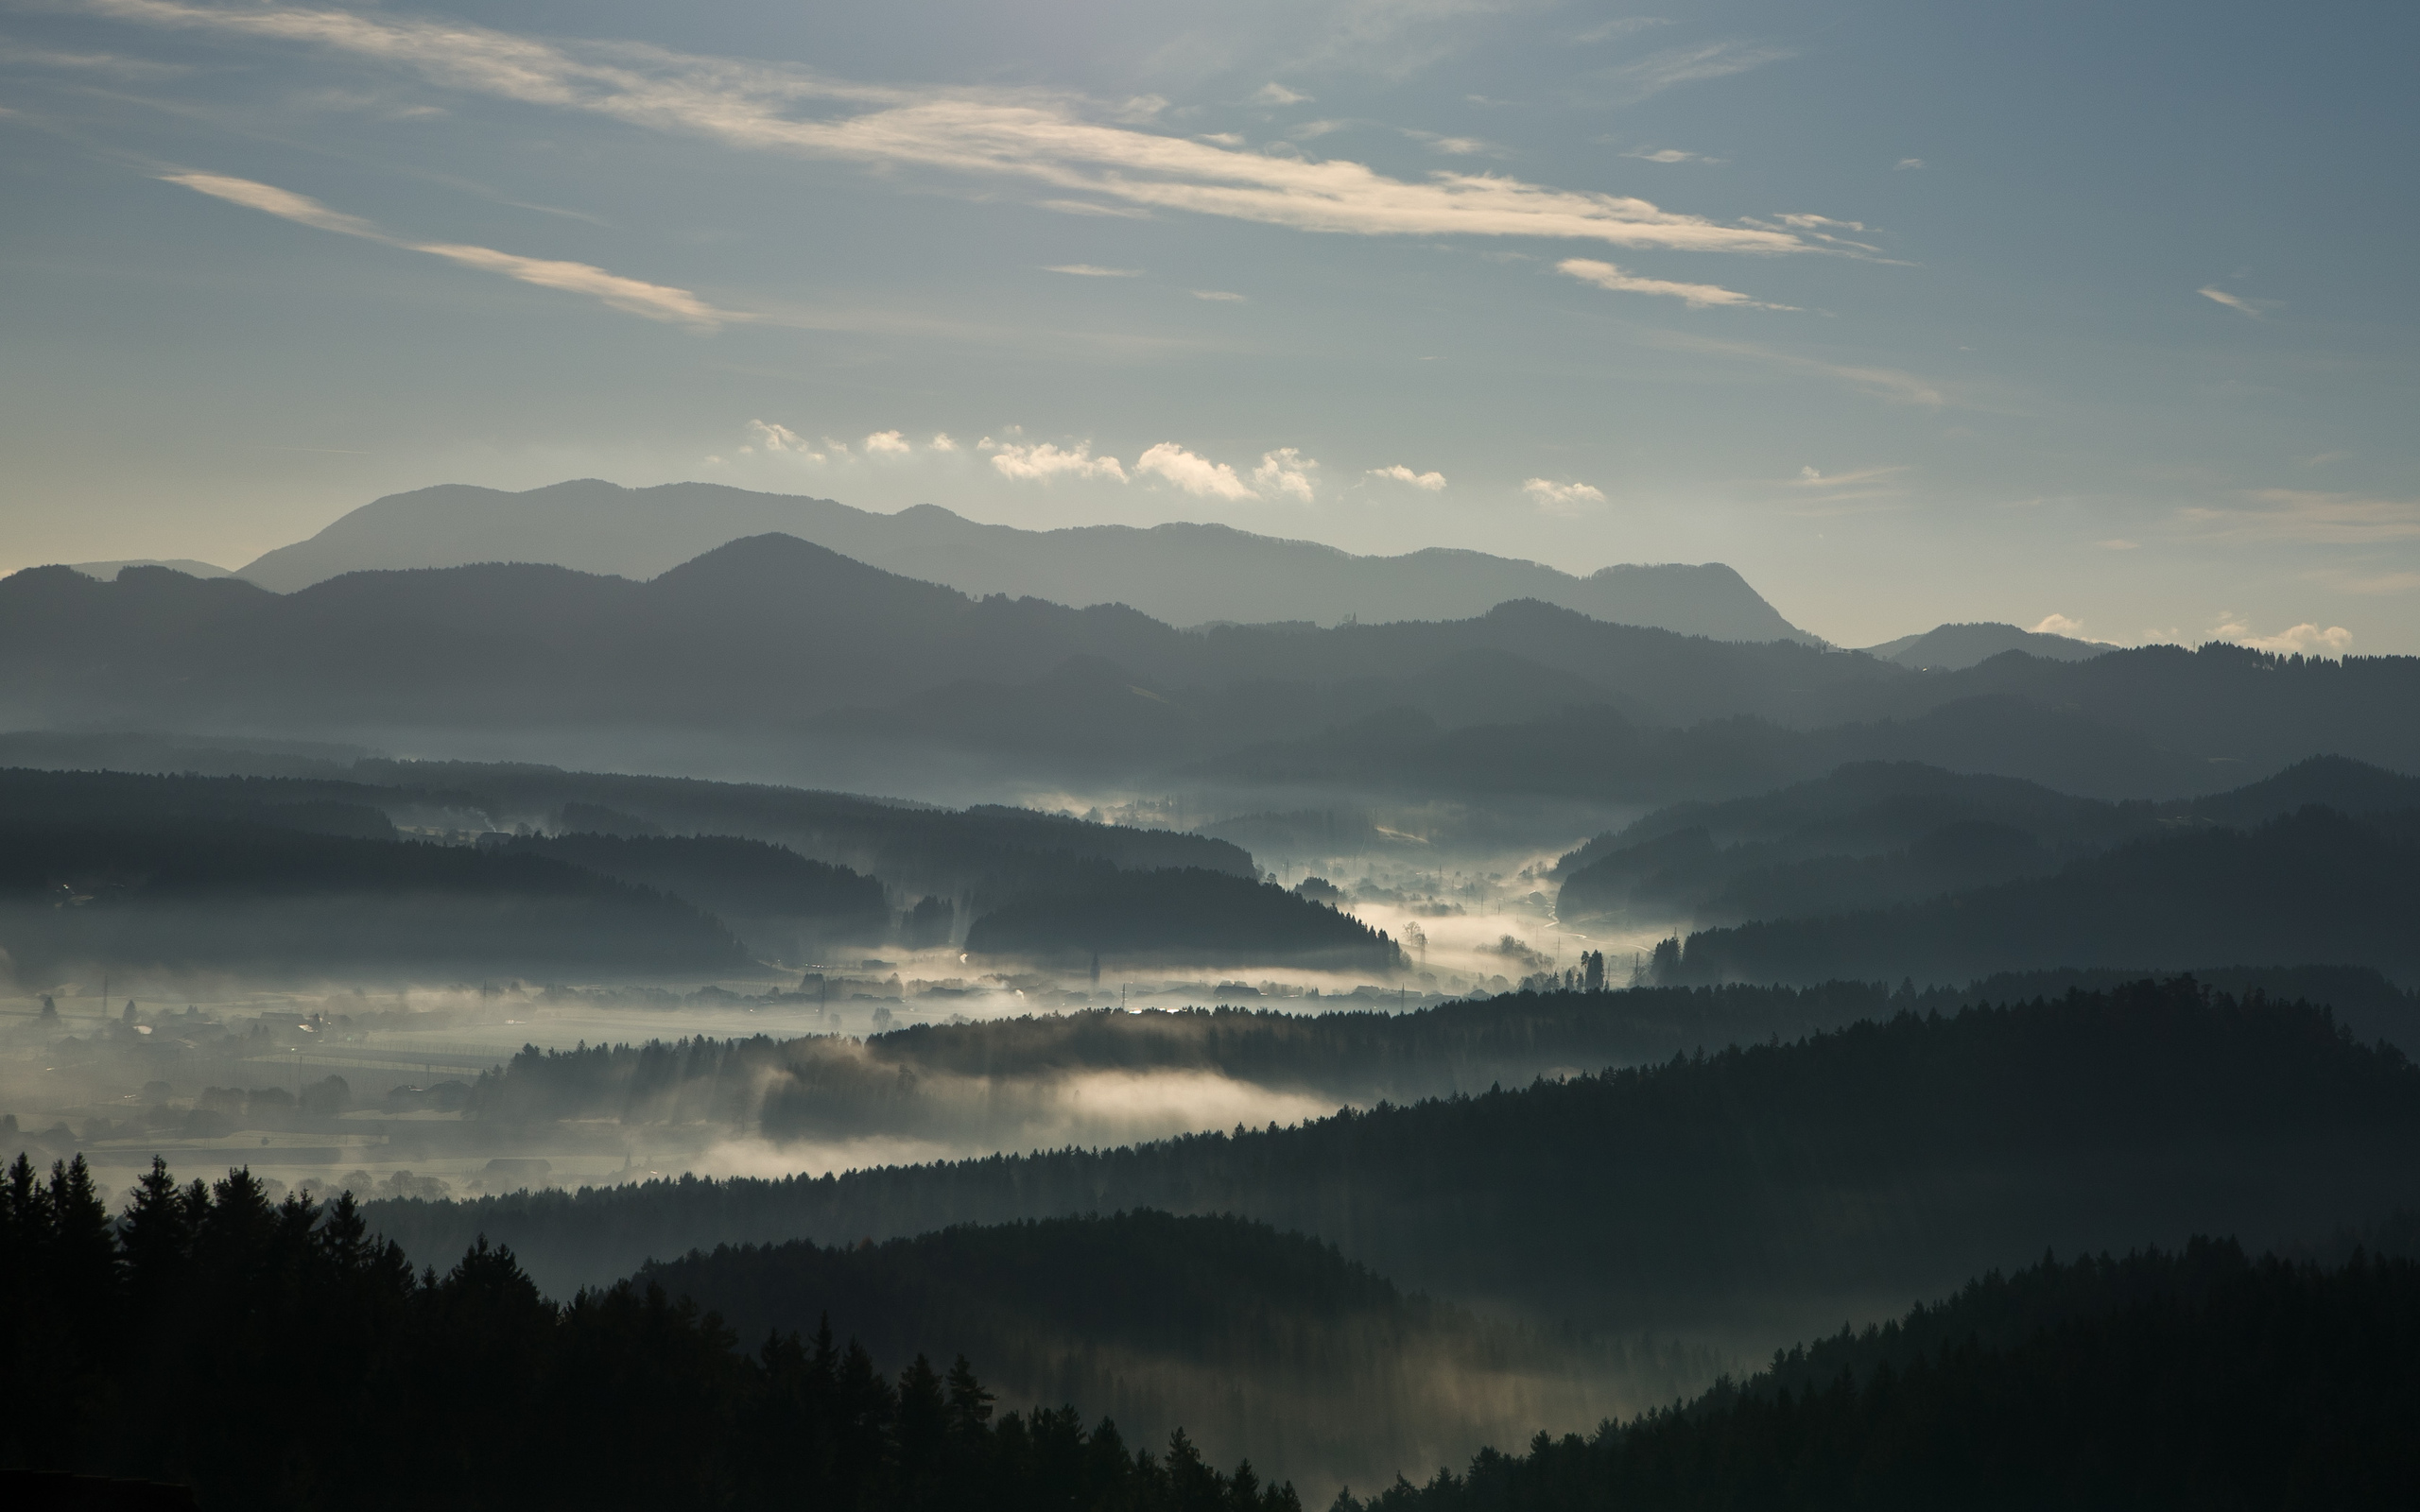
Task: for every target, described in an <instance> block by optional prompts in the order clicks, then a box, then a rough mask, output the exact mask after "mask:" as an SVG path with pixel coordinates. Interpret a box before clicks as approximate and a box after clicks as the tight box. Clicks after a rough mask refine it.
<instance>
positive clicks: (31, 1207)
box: [0, 1157, 1301, 1512]
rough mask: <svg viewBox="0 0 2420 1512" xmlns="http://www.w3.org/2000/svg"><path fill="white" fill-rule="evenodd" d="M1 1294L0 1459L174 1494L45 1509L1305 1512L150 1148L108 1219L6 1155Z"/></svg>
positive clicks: (1173, 1444)
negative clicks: (564, 1293) (389, 1234)
mask: <svg viewBox="0 0 2420 1512" xmlns="http://www.w3.org/2000/svg"><path fill="white" fill-rule="evenodd" d="M0 1296H7V1297H12V1298H18V1299H24V1298H30V1297H39V1298H41V1303H40V1305H39V1306H26V1305H20V1306H19V1307H18V1309H17V1310H16V1311H17V1314H18V1315H17V1316H15V1317H13V1318H11V1320H10V1323H9V1327H8V1328H7V1329H5V1330H0V1469H6V1470H9V1471H21V1470H32V1471H37V1472H46V1473H48V1474H52V1475H65V1474H76V1475H84V1476H108V1477H114V1478H119V1479H123V1480H141V1481H154V1482H163V1483H167V1484H170V1485H175V1486H183V1487H189V1488H190V1494H189V1495H188V1496H187V1497H185V1498H181V1499H174V1500H172V1499H171V1497H170V1495H169V1494H168V1493H166V1492H165V1491H164V1487H161V1486H152V1487H144V1486H118V1487H105V1486H82V1487H75V1486H58V1485H50V1486H39V1485H38V1486H35V1487H33V1488H32V1490H33V1493H34V1495H35V1496H36V1497H39V1498H40V1499H39V1500H26V1503H25V1504H27V1505H31V1506H36V1507H54V1506H68V1505H72V1506H77V1507H95V1506H105V1507H129V1506H154V1505H160V1504H178V1502H179V1501H182V1504H184V1505H188V1506H190V1505H193V1504H195V1503H197V1502H198V1503H199V1505H200V1506H202V1507H205V1508H219V1507H241V1508H246V1509H262V1512H336V1509H339V1508H341V1509H344V1512H405V1509H419V1508H424V1507H430V1506H439V1505H442V1506H449V1507H460V1508H464V1509H467V1512H508V1509H510V1512H523V1509H539V1512H557V1509H560V1512H573V1509H578V1512H623V1509H629V1512H664V1509H666V1508H674V1507H680V1508H688V1507H760V1506H774V1505H791V1504H801V1505H806V1506H816V1507H855V1508H875V1507H880V1508H886V1509H891V1508H895V1509H897V1512H1027V1509H1032V1508H1040V1507H1048V1508H1052V1509H1054V1512H1301V1503H1300V1501H1299V1499H1298V1498H1297V1497H1296V1496H1295V1494H1294V1491H1293V1488H1292V1487H1290V1486H1271V1485H1270V1484H1269V1483H1267V1482H1266V1481H1265V1480H1264V1479H1263V1478H1262V1477H1261V1476H1260V1475H1258V1474H1256V1473H1255V1472H1254V1471H1253V1469H1252V1468H1251V1467H1250V1466H1237V1467H1236V1470H1235V1471H1234V1473H1233V1474H1224V1473H1221V1472H1219V1470H1217V1469H1213V1468H1212V1467H1211V1466H1210V1465H1208V1464H1206V1463H1205V1462H1204V1461H1203V1460H1202V1458H1201V1453H1200V1452H1199V1451H1197V1450H1196V1449H1195V1448H1194V1446H1193V1444H1192V1442H1191V1441H1190V1440H1189V1439H1187V1438H1186V1437H1185V1436H1184V1435H1183V1434H1181V1433H1180V1434H1174V1435H1170V1437H1169V1438H1168V1439H1167V1449H1166V1452H1165V1453H1161V1452H1153V1450H1152V1449H1151V1448H1150V1447H1148V1446H1146V1447H1140V1448H1138V1449H1130V1448H1129V1447H1128V1444H1127V1441H1126V1439H1125V1438H1124V1437H1123V1435H1120V1434H1119V1433H1118V1431H1117V1429H1116V1427H1115V1424H1113V1423H1111V1422H1109V1421H1107V1420H1106V1419H1101V1420H1098V1422H1097V1424H1096V1425H1095V1426H1093V1427H1091V1428H1089V1429H1088V1428H1087V1427H1086V1423H1087V1422H1088V1421H1092V1419H1087V1418H1086V1417H1083V1416H1081V1414H1080V1409H1078V1408H1077V1407H1075V1406H1072V1405H1054V1404H1049V1403H1044V1404H1040V1405H1033V1404H1029V1403H1025V1402H1014V1401H1005V1402H1004V1401H997V1400H996V1394H995V1393H994V1392H992V1391H990V1390H987V1389H986V1388H985V1386H984V1384H983V1382H982V1380H981V1379H980V1378H978V1377H977V1374H976V1372H975V1370H974V1369H973V1368H972V1367H971V1366H969V1365H968V1363H967V1362H966V1361H965V1359H963V1358H962V1357H961V1358H959V1359H957V1360H956V1362H955V1363H954V1364H949V1365H944V1366H942V1367H940V1368H936V1366H935V1365H934V1364H933V1362H931V1361H928V1360H926V1359H925V1358H922V1357H918V1358H915V1359H912V1360H910V1361H908V1362H907V1363H906V1364H905V1365H904V1366H902V1367H900V1368H899V1370H898V1373H897V1375H896V1377H892V1376H890V1375H889V1374H887V1373H886V1372H884V1371H883V1370H881V1369H879V1368H877V1366H875V1364H874V1362H873V1358H872V1357H871V1356H870V1355H868V1354H867V1352H866V1350H865V1349H864V1348H863V1347H862V1346H861V1345H859V1344H857V1343H856V1341H854V1340H852V1341H851V1342H850V1343H849V1344H848V1345H847V1346H846V1347H845V1348H842V1347H840V1346H838V1344H837V1342H836V1340H835V1338H834V1336H833V1333H832V1332H831V1331H830V1330H829V1329H823V1328H818V1329H816V1330H814V1331H813V1332H810V1333H809V1334H807V1335H806V1336H804V1337H802V1336H801V1335H800V1334H798V1333H786V1334H783V1335H781V1336H779V1337H769V1338H763V1339H759V1340H752V1341H750V1342H751V1348H750V1349H749V1351H748V1352H746V1353H742V1352H740V1351H738V1350H737V1349H735V1348H734V1344H735V1340H734V1339H733V1337H732V1335H731V1333H730V1332H728V1331H726V1330H725V1329H724V1328H723V1327H722V1326H721V1324H720V1323H719V1321H718V1320H717V1319H715V1318H714V1317H712V1316H711V1315H700V1314H699V1313H698V1312H697V1310H696V1309H694V1308H692V1307H688V1306H686V1305H683V1304H681V1303H679V1302H678V1301H677V1300H676V1299H674V1298H672V1297H666V1295H665V1293H664V1292H663V1291H662V1290H661V1289H660V1288H655V1287H634V1286H631V1285H629V1284H627V1283H625V1284H619V1285H615V1286H612V1287H606V1288H599V1289H597V1290H595V1291H591V1292H587V1293H585V1294H583V1295H581V1296H580V1297H578V1298H576V1299H574V1300H573V1301H571V1302H570V1303H568V1304H566V1305H558V1304H555V1303H552V1302H549V1301H547V1300H546V1299H545V1298H544V1297H541V1296H540V1295H539V1294H538V1291H537V1289H536V1288H535V1287H533V1286H531V1285H530V1284H529V1280H528V1278H527V1277H526V1276H524V1275H523V1274H522V1273H521V1270H520V1268H519V1267H518V1266H517V1265H515V1264H514V1263H513V1260H512V1257H511V1255H510V1253H508V1252H506V1251H504V1250H500V1249H496V1248H493V1247H491V1246H488V1245H487V1244H485V1243H484V1242H482V1243H479V1244H476V1245H475V1246H471V1247H470V1248H469V1249H468V1250H466V1251H465V1252H464V1253H463V1254H461V1255H460V1256H458V1257H457V1258H455V1259H453V1260H450V1261H449V1262H447V1263H446V1268H445V1269H444V1270H442V1271H441V1270H439V1269H438V1268H437V1266H436V1265H434V1264H432V1265H430V1266H428V1267H426V1268H425V1269H424V1270H423V1271H420V1272H419V1273H417V1274H416V1273H415V1271H414V1268H413V1267H412V1265H410V1264H409V1263H406V1260H405V1259H404V1256H403V1255H402V1253H401V1252H400V1251H399V1250H397V1249H396V1248H395V1247H394V1246H392V1245H391V1244H388V1243H384V1242H382V1241H381V1240H380V1239H378V1238H377V1237H376V1236H375V1235H374V1234H372V1232H371V1231H370V1230H369V1229H367V1227H366V1226H365V1225H364V1224H363V1222H362V1218H361V1214H360V1212H359V1211H358V1210H357V1209H356V1208H354V1204H353V1200H352V1198H351V1197H350V1196H349V1195H348V1196H344V1197H340V1198H338V1199H337V1201H335V1202H332V1203H329V1204H328V1205H327V1206H325V1207H324V1208H322V1207H321V1206H320V1205H319V1204H316V1203H313V1202H310V1201H307V1200H305V1199H303V1198H302V1197H300V1196H294V1197H289V1198H287V1199H286V1200H285V1201H284V1202H282V1203H271V1202H270V1201H269V1200H268V1196H267V1194H265V1193H264V1192H263V1190H262V1187H261V1184H260V1183H259V1182H258V1181H256V1180H254V1179H253V1178H252V1177H251V1173H250V1172H247V1171H233V1172H230V1173H228V1175H227V1177H226V1178H225V1179H224V1180H220V1181H217V1182H215V1183H205V1182H203V1181H201V1180H196V1181H194V1182H192V1183H191V1184H190V1185H188V1186H185V1187H183V1188H180V1187H179V1186H178V1185H177V1182H176V1179H175V1177H173V1176H171V1175H170V1174H169V1173H168V1172H167V1171H166V1170H165V1169H164V1167H162V1166H160V1165H158V1164H156V1163H155V1164H154V1166H153V1168H152V1171H151V1173H150V1174H149V1176H147V1177H145V1178H144V1179H143V1181H142V1182H141V1183H140V1184H139V1185H138V1186H137V1187H136V1189H135V1192H134V1194H133V1196H132V1199H131V1200H130V1202H129V1204H128V1206H127V1209H126V1211H125V1212H124V1213H123V1215H121V1216H119V1217H117V1219H116V1221H115V1222H112V1213H111V1212H110V1211H109V1208H108V1206H107V1205H106V1203H105V1202H104V1201H103V1199H102V1198H101V1196H100V1194H98V1193H97V1192H96V1191H95V1188H94V1183H93V1178H92V1173H91V1172H90V1171H89V1170H88V1169H87V1168H86V1167H85V1164H84V1161H83V1160H82V1159H81V1158H78V1160H76V1161H75V1163H74V1164H73V1165H63V1164H62V1165H61V1166H57V1167H54V1168H53V1170H52V1173H51V1177H50V1179H49V1180H48V1181H46V1182H45V1181H43V1179H41V1177H39V1176H37V1175H36V1173H35V1172H34V1171H33V1170H32V1169H31V1168H30V1167H29V1166H28V1165H27V1164H26V1160H24V1159H23V1158H22V1157H20V1158H19V1159H18V1160H16V1161H15V1162H14V1163H13V1164H12V1165H11V1166H10V1167H9V1171H8V1174H7V1177H6V1178H5V1179H4V1180H0ZM843 1326H844V1327H845V1324H844V1325H843ZM843 1336H844V1337H845V1334H844V1335H843ZM947 1358H948V1357H947V1356H944V1357H943V1359H944V1360H946V1359H947ZM16 1480H17V1477H16V1476H15V1475H10V1476H8V1477H5V1478H0V1490H7V1491H11V1492H14V1493H16V1494H17V1495H19V1496H20V1498H24V1497H25V1496H26V1487H25V1486H23V1485H22V1483H19V1484H10V1483H11V1482H15V1481H16ZM79 1492H80V1493H81V1494H80V1495H78V1493H79ZM69 1498H72V1500H70V1499H69ZM17 1504H18V1503H14V1502H12V1503H10V1505H11V1506H12V1507H13V1506H15V1505H17Z"/></svg>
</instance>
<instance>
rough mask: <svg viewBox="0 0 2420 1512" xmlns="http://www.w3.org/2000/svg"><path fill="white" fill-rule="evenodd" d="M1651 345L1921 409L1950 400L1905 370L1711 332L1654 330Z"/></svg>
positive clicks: (1939, 388) (1936, 385)
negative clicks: (1733, 359) (1817, 381)
mask: <svg viewBox="0 0 2420 1512" xmlns="http://www.w3.org/2000/svg"><path fill="white" fill-rule="evenodd" d="M1648 339H1649V340H1650V342H1651V344H1653V345H1655V346H1659V347H1665V348H1668V349H1670V350H1673V351H1677V352H1704V353H1706V354H1707V355H1710V356H1722V357H1736V358H1738V359H1740V360H1742V361H1746V362H1753V363H1755V364H1757V365H1759V366H1761V367H1766V368H1771V369H1775V370H1776V371H1780V372H1789V373H1798V374H1802V375H1804V376H1806V377H1809V378H1822V379H1825V380H1827V381H1829V382H1832V383H1839V384H1845V385H1847V386H1848V387H1851V388H1855V389H1857V390H1858V392H1860V393H1863V394H1866V395H1868V396H1870V397H1872V398H1875V399H1880V400H1884V401H1887V402H1889V403H1891V404H1913V405H1917V406H1919V407H1921V408H1924V409H1940V408H1943V407H1945V406H1946V405H1950V404H1953V400H1952V399H1951V397H1950V395H1949V394H1948V393H1947V391H1946V390H1945V389H1944V387H1942V386H1941V385H1940V384H1939V383H1936V382H1935V381H1934V380H1932V379H1929V378H1925V377H1921V376H1919V375H1918V374H1915V373H1911V372H1905V371H1902V370H1901V369H1897V368H1872V367H1866V366H1863V365H1861V364H1857V363H1842V362H1825V361H1824V360H1823V359H1822V358H1820V357H1805V356H1801V355H1799V354H1798V353H1796V352H1780V351H1776V350H1775V349H1773V348H1772V347H1767V346H1760V345H1758V344H1757V343H1755V342H1753V341H1724V340H1720V339H1717V338H1715V337H1711V336H1698V335H1686V334H1685V333H1682V332H1677V331H1667V332H1658V333H1655V334H1654V335H1651V336H1650V337H1649V338H1648Z"/></svg>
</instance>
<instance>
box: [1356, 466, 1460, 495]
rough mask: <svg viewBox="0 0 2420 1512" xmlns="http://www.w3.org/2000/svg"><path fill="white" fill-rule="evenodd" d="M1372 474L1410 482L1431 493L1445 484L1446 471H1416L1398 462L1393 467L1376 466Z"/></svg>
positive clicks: (1400, 481)
mask: <svg viewBox="0 0 2420 1512" xmlns="http://www.w3.org/2000/svg"><path fill="white" fill-rule="evenodd" d="M1370 475H1371V476H1372V477H1374V478H1392V479H1394V480H1395V481H1396V482H1397V483H1409V484H1410V485H1411V486H1412V487H1413V488H1415V489H1426V490H1428V491H1429V492H1431V493H1434V492H1436V491H1437V490H1440V489H1442V488H1443V487H1444V486H1445V474H1444V473H1443V472H1413V471H1412V470H1411V469H1409V468H1408V467H1406V466H1404V465H1403V464H1402V463H1401V462H1397V463H1396V464H1395V465H1394V466H1392V467H1374V468H1372V469H1371V470H1370Z"/></svg>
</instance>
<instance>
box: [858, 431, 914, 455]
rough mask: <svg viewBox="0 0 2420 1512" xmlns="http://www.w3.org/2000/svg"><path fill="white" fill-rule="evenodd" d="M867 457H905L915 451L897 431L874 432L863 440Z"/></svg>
mask: <svg viewBox="0 0 2420 1512" xmlns="http://www.w3.org/2000/svg"><path fill="white" fill-rule="evenodd" d="M864 444H865V449H866V455H868V456H906V455H908V453H909V452H912V451H914V450H915V448H914V447H912V446H910V445H908V440H907V438H905V437H903V436H901V435H900V434H899V433H898V432H897V431H876V432H874V433H873V435H871V436H869V437H867V438H865V443H864Z"/></svg>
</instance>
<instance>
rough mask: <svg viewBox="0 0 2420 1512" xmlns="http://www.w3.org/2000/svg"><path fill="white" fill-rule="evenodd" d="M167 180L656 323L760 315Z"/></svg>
mask: <svg viewBox="0 0 2420 1512" xmlns="http://www.w3.org/2000/svg"><path fill="white" fill-rule="evenodd" d="M161 178H162V180H163V181H164V182H167V183H173V184H182V186H184V187H185V188H187V189H191V190H194V191H195V192H197V193H199V194H205V195H208V196H210V197H211V198H214V199H223V200H225V201H227V202H228V203H229V204H234V205H242V206H244V207H245V208H246V209H248V210H257V211H259V212H261V213H262V214H264V215H275V216H277V217H279V218H280V219H282V220H290V221H293V222H294V223H295V224H297V225H301V226H309V227H311V228H312V229H313V230H315V231H324V232H335V233H336V234H337V235H339V236H356V237H359V238H361V239H362V240H364V241H372V242H377V243H379V244H380V245H382V246H386V247H399V248H402V249H405V250H406V251H414V252H425V253H427V254H428V255H429V256H431V257H441V258H443V259H445V260H446V261H447V262H449V263H454V264H458V265H459V266H463V267H474V268H477V269H478V270H479V271H481V272H485V273H498V274H502V275H503V276H504V277H506V278H509V279H512V280H515V281H516V282H519V283H530V284H535V285H537V286H538V287H540V288H549V289H559V290H561V291H562V292H563V293H566V294H580V295H585V296H587V297H588V298H590V299H593V300H596V301H598V302H600V303H603V304H606V305H609V306H611V307H612V308H614V309H616V310H621V311H624V312H626V313H628V314H631V315H636V316H644V317H645V318H648V319H650V320H665V321H670V322H672V323H675V324H679V325H685V326H689V327H691V328H693V329H695V330H699V331H717V330H720V329H721V328H722V327H723V326H725V325H727V324H730V323H732V322H734V321H739V320H748V319H752V318H753V317H752V316H750V315H747V314H745V313H743V312H741V311H737V310H718V309H717V308H715V307H714V306H713V305H711V304H708V303H707V302H706V301H703V300H701V299H700V298H699V297H698V296H697V295H695V294H693V293H691V292H690V291H689V290H687V289H682V288H673V287H670V286H669V285H666V284H663V283H646V282H644V281H642V280H639V279H634V278H625V277H623V276H622V275H621V274H619V273H609V272H607V271H606V270H605V269H603V268H601V267H596V266H591V265H589V264H587V263H569V262H562V261H558V260H554V259H549V258H543V257H524V256H522V255H520V254H519V253H517V252H504V251H498V250H496V249H494V248H493V247H473V246H466V245H463V244H461V243H457V242H420V241H413V240H411V239H410V238H408V237H404V236H398V235H395V234H394V233H392V232H388V231H386V230H384V229H383V228H381V227H380V226H378V225H377V224H376V223H375V222H373V221H369V220H364V219H363V218H362V217H360V216H359V215H346V214H345V213H343V212H342V211H337V210H331V209H329V208H328V207H327V206H325V205H323V204H321V203H320V202H319V201H318V200H316V199H313V198H310V197H309V196H307V195H298V194H296V193H294V192H293V191H291V190H287V189H280V188H278V187H277V186H276V185H275V184H267V183H260V182H257V181H255V180H251V179H235V178H230V177H229V176H227V175H225V174H216V173H171V174H163V175H162V176H161Z"/></svg>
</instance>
